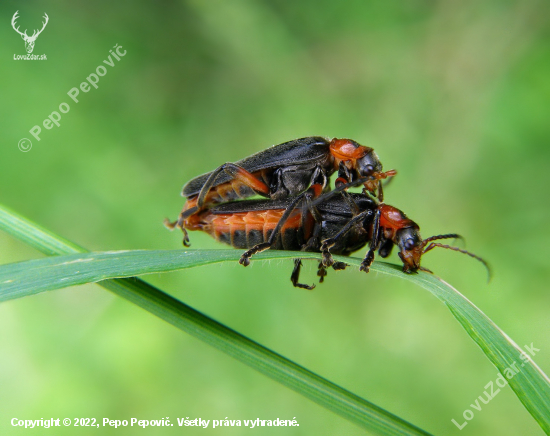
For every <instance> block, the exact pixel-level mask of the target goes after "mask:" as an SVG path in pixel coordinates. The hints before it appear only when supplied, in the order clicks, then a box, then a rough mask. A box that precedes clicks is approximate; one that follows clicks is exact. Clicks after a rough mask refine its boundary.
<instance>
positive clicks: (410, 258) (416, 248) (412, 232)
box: [394, 226, 424, 274]
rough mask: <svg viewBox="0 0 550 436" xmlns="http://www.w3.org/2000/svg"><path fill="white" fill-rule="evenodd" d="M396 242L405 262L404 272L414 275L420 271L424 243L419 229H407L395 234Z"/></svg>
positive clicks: (401, 257)
mask: <svg viewBox="0 0 550 436" xmlns="http://www.w3.org/2000/svg"><path fill="white" fill-rule="evenodd" d="M394 242H395V243H396V244H397V246H398V247H399V253H398V254H399V257H400V259H401V261H402V262H403V272H406V273H409V274H410V273H414V272H416V271H418V270H419V269H420V259H421V258H422V254H423V249H424V243H423V241H422V236H420V231H419V229H418V227H415V226H414V227H406V228H403V229H399V230H397V232H395V240H394Z"/></svg>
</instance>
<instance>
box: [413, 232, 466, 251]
mask: <svg viewBox="0 0 550 436" xmlns="http://www.w3.org/2000/svg"><path fill="white" fill-rule="evenodd" d="M451 238H453V239H464V238H463V237H462V236H460V235H458V234H456V233H448V234H446V235H437V236H431V237H429V238H428V239H424V241H422V247H425V246H426V245H428V243H430V242H432V241H437V240H438V239H451ZM424 253H425V251H424Z"/></svg>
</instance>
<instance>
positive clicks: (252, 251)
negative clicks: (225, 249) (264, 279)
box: [239, 194, 305, 266]
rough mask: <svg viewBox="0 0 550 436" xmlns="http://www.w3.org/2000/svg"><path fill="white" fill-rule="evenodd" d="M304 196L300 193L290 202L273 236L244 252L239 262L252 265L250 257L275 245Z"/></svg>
mask: <svg viewBox="0 0 550 436" xmlns="http://www.w3.org/2000/svg"><path fill="white" fill-rule="evenodd" d="M304 196H305V194H302V195H299V196H298V197H296V198H295V199H294V200H293V201H292V203H290V205H289V206H288V207H287V208H286V210H285V213H284V214H283V216H282V217H281V219H280V220H279V222H278V223H277V226H276V227H275V229H274V230H273V232H272V233H271V236H270V237H269V240H268V241H267V242H262V243H261V244H256V245H255V246H254V247H252V248H251V249H250V250H247V251H245V252H244V253H243V254H242V256H241V258H240V259H239V263H240V264H241V265H243V266H248V265H250V258H251V257H252V256H253V255H254V254H256V253H261V252H262V251H265V250H268V249H269V248H271V247H272V246H273V244H274V243H275V241H276V240H277V237H278V236H279V234H280V233H281V230H282V229H283V226H284V224H285V223H286V221H287V220H288V218H289V217H290V215H291V214H292V212H293V211H294V209H296V205H297V204H298V202H300V201H301V200H303V198H304Z"/></svg>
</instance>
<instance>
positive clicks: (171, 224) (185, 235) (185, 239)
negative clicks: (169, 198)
mask: <svg viewBox="0 0 550 436" xmlns="http://www.w3.org/2000/svg"><path fill="white" fill-rule="evenodd" d="M164 227H166V228H167V229H169V230H174V229H175V228H176V227H178V228H180V229H181V231H182V232H183V245H184V246H185V247H190V246H191V244H190V243H189V234H188V233H187V230H185V228H184V227H183V220H181V219H178V220H176V221H174V222H170V220H169V219H168V218H165V219H164Z"/></svg>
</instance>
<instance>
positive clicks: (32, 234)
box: [0, 205, 429, 435]
mask: <svg viewBox="0 0 550 436" xmlns="http://www.w3.org/2000/svg"><path fill="white" fill-rule="evenodd" d="M0 230H4V231H6V232H7V233H9V234H10V235H12V236H14V237H15V238H17V239H20V240H22V241H24V242H26V243H27V244H29V245H31V246H33V247H34V248H36V249H37V250H39V251H41V252H43V253H45V254H48V255H53V254H66V253H83V252H85V251H86V250H85V249H84V248H82V247H79V246H78V245H76V244H74V243H72V242H70V241H68V240H66V239H64V238H61V237H59V236H57V235H55V234H53V233H52V232H50V231H48V230H46V229H43V228H41V227H40V226H38V225H36V224H34V223H32V222H31V221H29V220H27V219H25V218H23V217H21V216H19V215H18V214H17V213H15V212H13V211H11V210H9V209H7V208H5V207H3V206H2V205H0ZM222 251H225V252H226V255H227V256H228V259H230V258H231V259H235V256H236V255H237V253H236V252H235V251H231V250H222ZM127 253H132V252H127ZM120 254H122V253H120ZM141 254H143V252H141ZM180 254H181V252H180ZM86 255H88V254H78V255H76V256H73V257H76V258H78V257H82V256H86ZM94 255H95V254H90V256H94ZM56 259H57V261H59V258H49V259H41V260H42V261H50V260H52V261H54V262H55V261H56ZM111 259H112V258H111ZM182 259H185V260H186V261H189V257H187V258H186V257H183V258H182V257H180V258H179V261H180V262H181V261H182ZM208 259H209V258H208V256H202V260H203V262H204V263H208ZM73 260H74V259H73ZM149 260H150V261H151V260H153V259H152V258H151V257H149ZM157 260H158V261H160V260H161V259H155V261H157ZM30 262H36V261H30ZM58 263H59V262H58ZM204 263H203V264H204ZM25 264H26V262H21V263H17V264H12V265H11V266H10V265H3V266H1V267H0V269H1V270H2V271H3V272H5V269H6V268H7V269H8V275H9V276H10V277H12V278H2V279H0V295H4V292H5V291H6V289H8V286H10V289H11V290H10V291H6V295H7V294H8V292H9V293H10V295H11V296H12V297H13V296H14V295H19V296H22V295H23V291H21V289H20V288H19V290H17V289H16V288H13V287H12V286H14V285H13V283H15V282H18V280H16V279H14V278H13V276H11V273H12V272H16V271H17V270H18V271H19V273H21V272H24V274H25V275H26V276H27V277H28V278H30V277H31V276H35V274H34V273H32V272H30V271H29V270H28V269H27V270H26V271H25V266H24V265H25ZM68 265H71V264H66V265H65V266H68ZM72 265H73V267H74V266H82V267H84V265H87V264H86V262H84V263H82V262H76V263H73V264H72ZM156 265H157V266H156V268H158V266H159V265H160V262H157V263H156ZM172 265H174V263H172ZM35 266H36V265H35ZM127 266H128V265H127ZM11 267H14V270H12V271H11V272H10V271H9V269H10V268H11ZM74 271H76V270H73V274H72V275H71V277H69V278H68V279H69V280H74V279H75V278H76V277H77V276H78V275H79V274H78V273H76V274H75V273H74ZM150 272H153V271H152V270H151V271H150ZM105 273H106V271H105V270H103V274H105ZM0 274H1V273H0ZM120 275H121V274H116V276H120ZM2 277H4V276H2ZM35 279H36V278H35ZM35 279H31V281H33V282H34V283H33V285H31V286H34V284H36V280H35ZM12 280H13V281H12ZM92 281H93V280H92ZM98 284H99V285H101V286H103V287H104V288H106V289H109V290H110V291H112V292H113V293H115V294H116V295H118V296H120V297H122V298H125V299H126V300H128V301H130V302H132V303H134V304H136V305H137V306H139V307H141V308H143V309H145V310H147V311H149V312H150V313H152V314H154V315H156V316H158V317H159V318H161V319H163V320H165V321H167V322H168V323H170V324H172V325H174V326H175V327H177V328H179V329H180V330H183V331H184V332H187V333H189V334H190V335H192V336H194V337H196V338H198V339H200V340H202V341H204V342H206V343H208V344H210V345H212V346H213V347H215V348H217V349H218V350H220V351H223V352H224V353H226V354H228V355H230V356H232V357H234V358H236V359H237V360H239V361H241V362H243V363H245V364H247V365H249V366H250V367H252V368H253V369H255V370H257V371H259V372H261V373H262V374H265V375H267V376H269V377H271V378H272V379H273V380H275V381H278V382H280V383H282V384H283V385H285V386H287V387H289V388H291V389H293V390H294V391H296V392H298V393H300V394H302V395H304V396H305V397H306V398H309V399H310V400H313V401H315V402H316V403H317V404H319V405H321V406H323V407H325V408H327V409H328V410H331V411H333V412H335V413H337V414H339V415H340V416H342V417H343V418H345V419H347V420H349V421H351V422H354V423H356V424H358V425H360V426H361V427H363V428H365V429H366V430H369V431H370V432H372V433H374V434H380V435H429V433H427V432H425V431H424V430H421V429H419V428H418V427H415V426H414V425H412V424H410V423H408V422H407V421H405V420H403V419H401V418H399V417H397V416H395V415H393V414H391V413H390V412H388V411H386V410H384V409H382V408H380V407H378V406H376V405H375V404H372V403H370V402H369V401H367V400H364V399H363V398H361V397H358V396H357V395H355V394H353V393H351V392H349V391H347V390H345V389H343V388H341V387H340V386H337V385H335V384H334V383H332V382H330V381H328V380H326V379H324V378H322V377H320V376H318V375H316V374H314V373H312V372H311V371H309V370H307V369H305V368H303V367H301V366H300V365H297V364H295V363H294V362H291V361H290V360H288V359H286V358H284V357H282V356H280V355H278V354H276V353H274V352H272V351H271V350H269V349H267V348H265V347H263V346H262V345H260V344H258V343H256V342H254V341H252V340H250V339H248V338H246V337H245V336H243V335H241V334H239V333H237V332H235V331H234V330H232V329H229V328H228V327H226V326H224V325H223V324H220V323H218V322H217V321H215V320H213V319H212V318H209V317H208V316H206V315H204V314H202V313H200V312H198V311H197V310H195V309H193V308H192V307H190V306H188V305H186V304H184V303H182V302H180V301H179V300H176V299H175V298H173V297H171V296H170V295H168V294H166V293H164V292H162V291H160V290H159V289H157V288H155V287H153V286H151V285H149V284H148V283H146V282H144V281H142V280H140V279H138V278H135V277H132V278H122V279H121V278H117V279H110V280H103V281H101V282H100V283H98ZM14 293H15V294H14ZM18 293H19V294H18ZM30 293H36V292H33V289H32V287H31V288H30Z"/></svg>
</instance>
